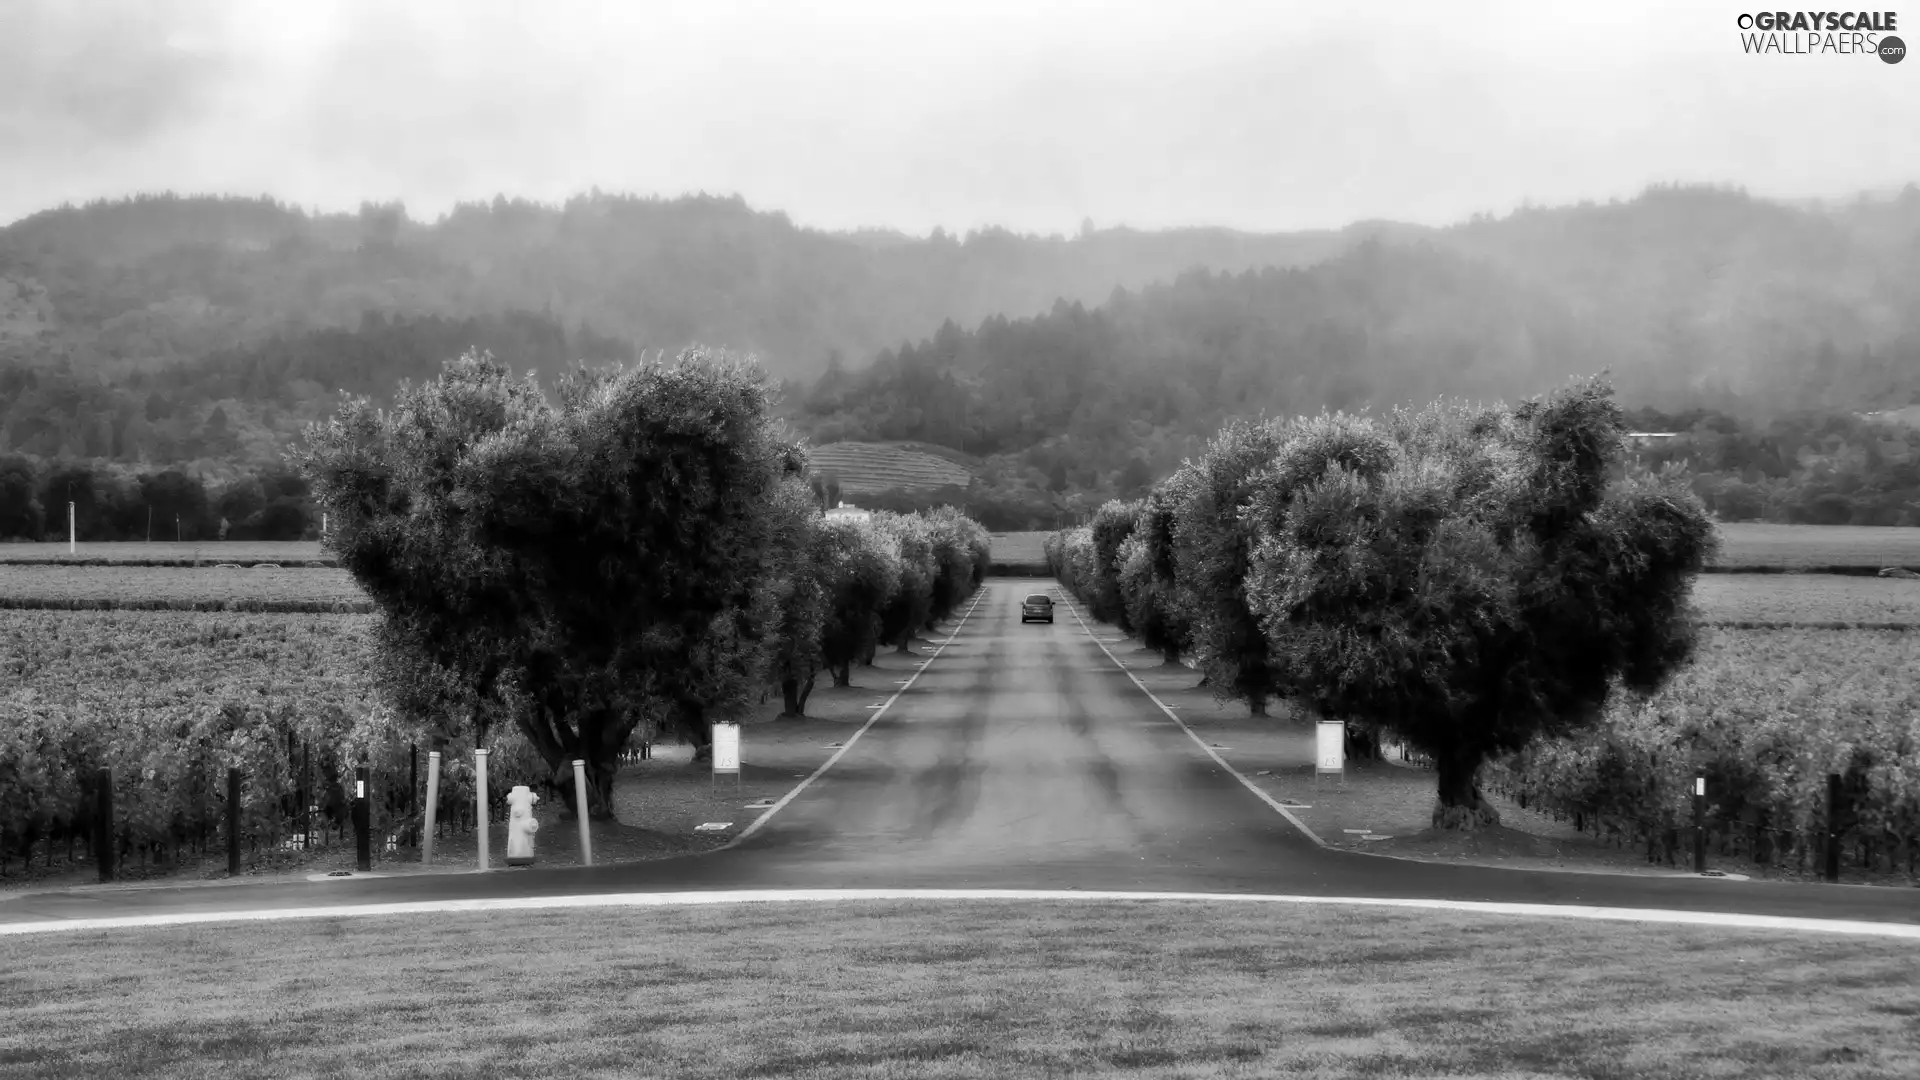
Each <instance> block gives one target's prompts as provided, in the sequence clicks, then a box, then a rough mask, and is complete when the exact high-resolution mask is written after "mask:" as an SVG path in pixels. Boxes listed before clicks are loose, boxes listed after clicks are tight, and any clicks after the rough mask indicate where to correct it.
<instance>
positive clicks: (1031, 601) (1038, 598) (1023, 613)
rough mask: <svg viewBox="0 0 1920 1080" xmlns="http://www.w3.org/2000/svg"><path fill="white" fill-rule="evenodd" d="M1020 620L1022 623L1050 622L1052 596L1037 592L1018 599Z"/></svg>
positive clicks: (1051, 616)
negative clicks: (1023, 598) (1020, 599)
mask: <svg viewBox="0 0 1920 1080" xmlns="http://www.w3.org/2000/svg"><path fill="white" fill-rule="evenodd" d="M1020 621H1021V622H1023V623H1025V622H1049V623H1050V622H1052V621H1053V597H1051V596H1048V595H1047V594H1046V593H1043V592H1037V593H1033V594H1032V595H1030V596H1028V597H1027V598H1026V599H1025V600H1022V601H1020Z"/></svg>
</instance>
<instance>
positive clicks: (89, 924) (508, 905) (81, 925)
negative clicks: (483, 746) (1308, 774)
mask: <svg viewBox="0 0 1920 1080" xmlns="http://www.w3.org/2000/svg"><path fill="white" fill-rule="evenodd" d="M850 900H945V901H952V900H986V901H995V900H998V901H1006V900H1078V901H1089V900H1104V901H1114V900H1128V901H1162V902H1164V901H1175V902H1196V901H1197V902H1204V903H1209V904H1326V905H1337V906H1340V907H1344V908H1348V909H1351V908H1354V907H1382V908H1403V909H1410V910H1426V911H1464V912H1478V913H1482V914H1488V915H1521V916H1529V917H1534V918H1551V919H1598V920H1605V921H1609V922H1645V923H1668V924H1674V925H1687V926H1715V927H1721V928H1725V929H1747V930H1788V931H1802V932H1809V933H1824V934H1853V935H1860V936H1866V937H1886V938H1903V939H1906V940H1909V941H1920V925H1916V924H1911V923H1879V922H1865V921H1861V920H1855V919H1810V918H1804V917H1800V916H1793V915H1741V914H1734V913H1728V912H1718V911H1672V910H1667V909H1663V908H1607V907H1591V906H1585V905H1576V904H1513V903H1495V902H1490V901H1483V900H1425V899H1400V898H1383V897H1372V896H1288V895H1274V894H1260V893H1188V892H1108V891H1102V890H1095V889H749V890H728V891H712V892H679V893H609V894H602V895H597V896H513V897H495V898H488V899H482V900H420V901H412V902H409V903H397V904H333V905H325V906H315V907H305V908H285V909H280V910H259V911H206V912H179V913H174V914H167V915H129V916H119V917H113V918H102V919H63V920H58V921H49V922H31V923H0V935H7V934H39V933H49V932H55V931H61V930H122V929H135V928H141V927H155V926H186V925H195V924H202V923H222V922H265V921H273V920H281V919H342V918H361V917H368V916H378V915H438V914H446V913H459V912H487V911H545V910H553V909H566V908H573V909H579V908H631V907H692V906H699V905H707V904H765V903H805V902H814V903H820V902H825V903H844V902H846V901H850Z"/></svg>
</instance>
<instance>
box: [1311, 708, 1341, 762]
mask: <svg viewBox="0 0 1920 1080" xmlns="http://www.w3.org/2000/svg"><path fill="white" fill-rule="evenodd" d="M1314 735H1315V740H1314V743H1315V750H1316V753H1315V754H1314V758H1315V765H1314V771H1315V772H1317V773H1342V774H1344V773H1345V772H1346V771H1347V723H1346V721H1344V720H1322V721H1320V723H1319V724H1318V725H1317V726H1316V730H1315V732H1314Z"/></svg>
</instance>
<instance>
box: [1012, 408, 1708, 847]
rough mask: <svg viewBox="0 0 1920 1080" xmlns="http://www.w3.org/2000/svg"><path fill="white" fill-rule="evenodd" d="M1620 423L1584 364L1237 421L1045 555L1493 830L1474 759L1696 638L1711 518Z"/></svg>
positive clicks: (1222, 672) (1574, 725)
mask: <svg viewBox="0 0 1920 1080" xmlns="http://www.w3.org/2000/svg"><path fill="white" fill-rule="evenodd" d="M1626 431H1627V428H1626V423H1625V416H1624V414H1623V413H1622V412H1621V410H1620V409H1619V407H1618V406H1617V405H1616V403H1615V402H1614V400H1613V394H1612V389H1611V387H1609V386H1608V385H1606V384H1605V383H1604V382H1602V381H1599V380H1593V381H1589V382H1586V383H1583V384H1581V385H1578V386H1576V387H1573V388H1571V389H1568V390H1565V391H1562V392H1560V393H1558V394H1556V395H1554V396H1553V397H1552V398H1550V399H1532V400H1529V401H1526V402H1524V403H1521V404H1519V405H1514V406H1506V405H1500V406H1494V407H1488V408H1475V407H1467V406H1462V405H1450V404H1435V405H1432V406H1429V407H1426V408H1423V409H1419V410H1410V409H1402V410H1396V411H1394V412H1392V413H1389V414H1385V415H1378V416H1375V415H1367V414H1361V415H1350V414H1344V413H1322V414H1320V415H1318V416H1314V417H1311V418H1301V419H1296V420H1287V421H1279V420H1274V421H1267V422H1262V423H1247V422H1236V423H1233V424H1230V425H1228V426H1227V427H1226V428H1225V429H1224V430H1222V431H1221V432H1220V433H1219V434H1218V435H1217V436H1216V437H1215V438H1214V440H1213V441H1212V442H1211V444H1209V446H1208V447H1207V449H1206V451H1205V453H1204V454H1202V455H1201V456H1200V457H1199V458H1198V459H1197V460H1194V461H1191V462H1189V463H1188V464H1187V465H1186V466H1185V467H1183V468H1182V469H1181V470H1180V471H1179V472H1178V473H1176V474H1175V475H1174V476H1173V477H1171V478H1170V479H1168V480H1167V481H1165V482H1164V483H1162V484H1160V485H1158V486H1156V487H1155V488H1154V489H1153V490H1152V491H1151V492H1150V493H1149V494H1148V495H1147V496H1146V497H1144V498H1142V499H1140V500H1136V501H1133V502H1127V503H1123V502H1119V501H1117V500H1116V501H1113V502H1109V503H1107V504H1106V505H1104V506H1102V507H1101V508H1100V509H1099V511H1098V512H1097V513H1096V514H1095V515H1094V518H1093V521H1092V523H1091V524H1090V525H1086V526H1082V527H1080V528H1076V529H1073V530H1070V531H1065V532H1059V533H1055V534H1053V535H1052V536H1050V537H1049V538H1048V543H1047V557H1048V561H1049V563H1050V564H1051V566H1052V569H1053V571H1054V573H1055V574H1056V575H1057V576H1058V577H1059V579H1060V580H1061V581H1062V582H1063V583H1064V584H1065V585H1066V586H1067V588H1069V589H1070V590H1071V591H1072V592H1073V593H1074V594H1075V595H1076V596H1079V597H1080V598H1081V599H1082V600H1084V601H1085V602H1086V603H1087V604H1088V605H1089V606H1090V607H1091V609H1092V611H1093V614H1094V615H1095V616H1096V617H1098V618H1101V619H1105V620H1108V621H1110V622H1113V623H1115V624H1117V625H1118V626H1120V627H1121V628H1122V629H1124V630H1126V631H1127V632H1129V633H1137V634H1138V635H1139V637H1140V640H1141V641H1142V643H1143V644H1145V645H1146V646H1148V647H1151V648H1157V649H1160V650H1162V652H1163V653H1164V654H1165V656H1166V658H1167V659H1168V661H1169V662H1176V661H1178V660H1179V659H1181V658H1182V657H1191V658H1192V659H1193V660H1195V661H1197V665H1198V667H1199V669H1200V670H1201V671H1202V672H1203V673H1204V677H1205V680H1206V681H1207V683H1209V684H1210V685H1211V686H1212V688H1213V690H1214V692H1215V694H1216V695H1218V696H1219V697H1221V698H1222V699H1223V700H1225V699H1238V700H1241V701H1244V702H1246V703H1247V704H1248V705H1249V707H1250V708H1251V710H1252V711H1253V713H1254V714H1256V715H1265V714H1266V712H1267V706H1268V704H1269V702H1271V701H1274V700H1276V699H1287V700H1291V701H1293V702H1295V703H1296V704H1298V705H1300V706H1302V707H1304V708H1306V709H1308V710H1310V711H1313V712H1317V713H1318V714H1320V715H1321V716H1324V717H1327V718H1338V719H1345V720H1348V721H1349V722H1350V723H1352V724H1355V725H1358V726H1359V727H1361V728H1363V729H1365V730H1368V731H1370V732H1372V733H1374V734H1375V735H1376V736H1377V735H1378V734H1379V733H1381V732H1385V731H1391V732H1392V733H1393V734H1394V735H1396V736H1398V737H1399V738H1400V739H1402V740H1404V741H1405V742H1406V743H1407V744H1409V745H1411V746H1413V747H1416V748H1418V749H1419V750H1421V751H1424V752H1426V753H1428V754H1430V755H1431V756H1432V757H1433V759H1434V761H1435V764H1436V768H1437V771H1438V781H1439V800H1438V803H1437V805H1436V807H1435V810H1434V826H1435V827H1436V828H1474V827H1477V826H1480V825H1484V824H1494V823H1497V822H1498V820H1499V819H1498V814H1497V813H1496V812H1495V811H1494V809H1493V808H1492V806H1491V805H1489V804H1488V803H1487V802H1486V801H1485V800H1484V799H1483V798H1482V797H1481V794H1480V791H1479V788H1478V787H1477V786H1476V783H1475V776H1476V773H1477V771H1478V769H1479V766H1480V765H1481V764H1482V763H1483V762H1485V761H1487V760H1489V759H1491V758H1494V757H1496V756H1498V755H1500V754H1503V753H1506V752H1509V751H1513V750H1517V749H1519V748H1521V747H1522V746H1523V745H1525V744H1526V743H1528V741H1529V740H1531V739H1533V738H1535V737H1537V736H1541V735H1546V736H1553V735H1562V734H1568V733H1571V732H1573V731H1576V730H1580V729H1582V728H1585V727H1590V726H1592V725H1593V724H1595V723H1596V722H1597V721H1598V719H1599V717H1600V713H1601V709H1602V707H1603V706H1604V705H1605V703H1606V701H1607V699H1608V697H1609V695H1610V694H1612V693H1614V692H1616V691H1619V690H1626V691H1629V692H1635V693H1641V694H1647V693H1651V692H1652V691H1653V690H1655V689H1657V688H1658V687H1659V686H1660V684H1661V683H1662V682H1663V681H1664V680H1666V679H1667V678H1668V677H1669V675H1670V674H1671V673H1672V672H1674V671H1675V670H1677V669H1678V668H1679V667H1680V666H1681V665H1683V664H1685V663H1686V662H1687V661H1688V659H1689V658H1690V656H1691V654H1692V651H1693V648H1694V627H1693V622H1692V620H1691V619H1689V618H1688V617H1687V611H1686V603H1687V599H1686V598H1687V592H1688V589H1689V587H1690V583H1691V581H1692V578H1693V576H1694V575H1696V574H1697V573H1699V572H1700V570H1701V568H1702V567H1703V566H1704V565H1705V564H1706V562H1707V561H1708V560H1709V559H1710V558H1711V556H1712V554H1713V550H1714V545H1715V544H1716V543H1717V540H1716V538H1715V533H1714V528H1713V525H1712V522H1711V519H1710V518H1709V517H1708V515H1707V512H1706V510H1705V508H1704V507H1703V506H1702V505H1701V503H1700V500H1699V498H1698V497H1697V496H1696V495H1694V494H1693V493H1692V492H1691V491H1690V490H1689V489H1688V487H1687V483H1686V479H1685V477H1684V476H1683V475H1682V474H1681V472H1680V471H1679V470H1676V469H1665V470H1662V471H1660V472H1658V473H1655V472H1651V471H1648V470H1645V469H1642V468H1636V467H1633V465H1632V463H1631V462H1630V461H1629V459H1628V456H1627V452H1626V440H1625V438H1624V436H1625V434H1626Z"/></svg>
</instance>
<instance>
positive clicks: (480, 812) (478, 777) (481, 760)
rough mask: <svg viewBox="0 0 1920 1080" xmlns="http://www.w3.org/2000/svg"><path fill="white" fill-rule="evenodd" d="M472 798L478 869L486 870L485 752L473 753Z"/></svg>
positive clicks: (477, 751) (476, 751)
mask: <svg viewBox="0 0 1920 1080" xmlns="http://www.w3.org/2000/svg"><path fill="white" fill-rule="evenodd" d="M473 797H474V799H476V800H477V801H478V806H477V811H476V813H475V815H474V816H475V817H477V818H478V819H479V824H480V869H481V870H483V871H484V870H485V869H486V868H487V752H486V751H485V750H475V751H474V752H473Z"/></svg>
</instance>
